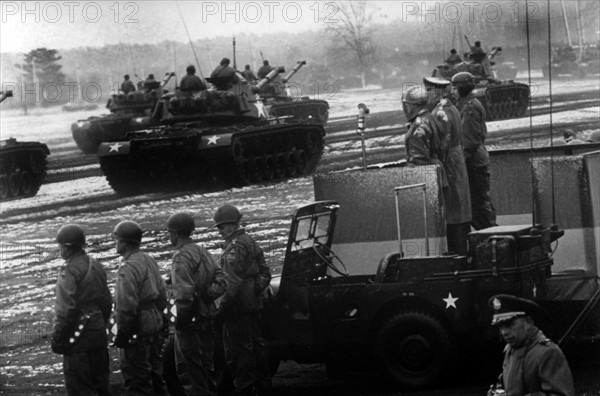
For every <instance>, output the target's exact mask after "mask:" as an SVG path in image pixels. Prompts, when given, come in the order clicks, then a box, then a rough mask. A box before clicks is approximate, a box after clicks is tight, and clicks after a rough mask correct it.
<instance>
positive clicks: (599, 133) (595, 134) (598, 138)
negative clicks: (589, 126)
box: [586, 129, 600, 143]
mask: <svg viewBox="0 0 600 396" xmlns="http://www.w3.org/2000/svg"><path fill="white" fill-rule="evenodd" d="M586 142H588V143H597V142H600V130H598V129H597V130H595V131H592V132H590V134H589V136H588V137H587V140H586Z"/></svg>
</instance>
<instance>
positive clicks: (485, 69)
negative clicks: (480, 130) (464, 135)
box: [433, 47, 530, 121]
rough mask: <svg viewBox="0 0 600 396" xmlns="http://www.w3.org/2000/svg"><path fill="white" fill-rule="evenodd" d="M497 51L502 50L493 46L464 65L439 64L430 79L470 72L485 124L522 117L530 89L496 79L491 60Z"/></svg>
mask: <svg viewBox="0 0 600 396" xmlns="http://www.w3.org/2000/svg"><path fill="white" fill-rule="evenodd" d="M500 51H502V48H500V47H494V48H492V50H491V51H490V52H489V53H487V54H486V53H480V54H472V55H471V56H470V59H469V60H468V61H466V62H461V63H458V64H456V65H449V64H447V63H445V64H442V65H438V66H437V67H436V69H434V71H433V76H434V77H439V78H445V79H446V80H451V79H452V76H454V75H455V74H456V73H459V72H463V71H466V72H469V73H471V74H472V75H473V76H474V77H475V89H474V90H473V94H474V95H475V97H476V98H477V99H479V101H480V102H481V104H482V105H483V106H484V107H485V110H486V114H487V121H493V120H503V119H508V118H516V117H522V116H524V115H525V112H526V111H527V107H528V105H529V95H530V91H529V86H528V85H527V84H523V83H518V82H514V81H513V80H499V79H498V77H497V74H496V70H495V69H494V64H495V63H494V61H493V59H494V56H496V55H497V54H498V53H499V52H500Z"/></svg>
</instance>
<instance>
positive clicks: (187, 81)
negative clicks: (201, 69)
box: [179, 65, 206, 92]
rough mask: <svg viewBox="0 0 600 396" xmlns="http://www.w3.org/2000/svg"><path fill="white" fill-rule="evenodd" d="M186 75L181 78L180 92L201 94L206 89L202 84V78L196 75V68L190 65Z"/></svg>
mask: <svg viewBox="0 0 600 396" xmlns="http://www.w3.org/2000/svg"><path fill="white" fill-rule="evenodd" d="M185 71H186V75H185V76H183V77H182V78H181V82H180V83H179V90H180V91H183V92H199V91H204V90H205V89H206V85H205V84H204V83H203V82H202V80H201V79H200V77H198V76H197V75H196V68H195V67H194V65H189V66H188V67H187V68H186V69H185Z"/></svg>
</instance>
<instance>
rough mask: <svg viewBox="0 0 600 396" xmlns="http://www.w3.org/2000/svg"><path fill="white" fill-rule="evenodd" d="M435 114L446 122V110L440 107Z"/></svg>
mask: <svg viewBox="0 0 600 396" xmlns="http://www.w3.org/2000/svg"><path fill="white" fill-rule="evenodd" d="M435 116H436V117H437V118H438V119H440V120H442V121H445V122H448V114H446V112H445V111H444V110H441V109H440V110H438V111H437V112H436V113H435Z"/></svg>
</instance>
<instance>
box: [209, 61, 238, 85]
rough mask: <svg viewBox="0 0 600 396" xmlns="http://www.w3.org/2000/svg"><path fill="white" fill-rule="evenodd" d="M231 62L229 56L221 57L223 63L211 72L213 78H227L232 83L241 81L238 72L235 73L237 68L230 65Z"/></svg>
mask: <svg viewBox="0 0 600 396" xmlns="http://www.w3.org/2000/svg"><path fill="white" fill-rule="evenodd" d="M229 63H231V61H230V60H229V58H223V59H221V63H220V64H219V66H217V67H216V68H215V70H213V71H212V73H210V76H211V77H212V78H215V77H220V78H227V79H228V80H229V82H230V83H231V84H235V83H237V82H239V81H240V79H239V78H238V76H237V74H235V70H234V69H233V68H232V67H231V66H229Z"/></svg>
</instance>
